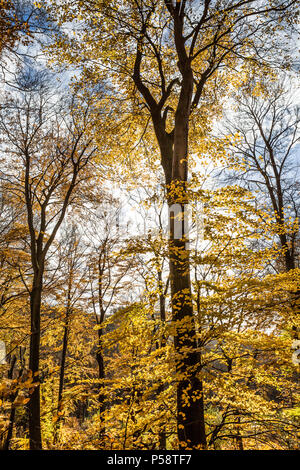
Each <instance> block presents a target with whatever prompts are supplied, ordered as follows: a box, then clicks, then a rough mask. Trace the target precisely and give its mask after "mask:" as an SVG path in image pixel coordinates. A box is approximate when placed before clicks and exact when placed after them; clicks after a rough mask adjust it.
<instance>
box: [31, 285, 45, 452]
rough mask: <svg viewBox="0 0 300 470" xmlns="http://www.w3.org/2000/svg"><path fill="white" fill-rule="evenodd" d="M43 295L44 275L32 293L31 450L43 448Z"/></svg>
mask: <svg viewBox="0 0 300 470" xmlns="http://www.w3.org/2000/svg"><path fill="white" fill-rule="evenodd" d="M41 297H42V276H37V279H34V280H33V288H32V291H31V293H30V311H31V336H30V355H29V369H30V371H31V374H32V381H33V385H34V390H33V393H32V394H31V399H30V401H29V404H28V411H29V444H30V450H41V449H42V435H41V416H40V384H39V376H38V373H39V360H40V322H41V318H40V316H41V313H40V312H41Z"/></svg>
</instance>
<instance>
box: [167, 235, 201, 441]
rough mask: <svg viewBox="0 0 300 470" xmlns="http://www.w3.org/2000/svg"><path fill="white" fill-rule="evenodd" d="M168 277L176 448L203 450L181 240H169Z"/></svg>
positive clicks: (186, 264) (189, 299)
mask: <svg viewBox="0 0 300 470" xmlns="http://www.w3.org/2000/svg"><path fill="white" fill-rule="evenodd" d="M170 277H171V294H172V299H173V301H172V311H173V321H174V323H175V325H176V334H175V337H174V345H175V353H176V370H177V374H178V378H177V427H178V438H179V445H180V448H185V444H187V446H188V447H189V448H196V447H200V448H203V449H205V448H206V435H205V422H204V403H203V390H202V382H201V380H200V379H199V378H198V376H197V372H198V371H199V369H200V364H201V357H200V353H199V350H198V349H197V337H196V326H195V321H194V314H193V305H192V296H191V283H190V266H189V254H188V251H187V250H186V248H185V242H184V241H182V240H171V247H170Z"/></svg>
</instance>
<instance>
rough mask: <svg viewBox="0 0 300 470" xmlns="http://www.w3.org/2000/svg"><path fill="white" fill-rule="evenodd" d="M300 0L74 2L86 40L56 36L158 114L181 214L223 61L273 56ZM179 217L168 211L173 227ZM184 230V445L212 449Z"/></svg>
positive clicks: (177, 303)
mask: <svg viewBox="0 0 300 470" xmlns="http://www.w3.org/2000/svg"><path fill="white" fill-rule="evenodd" d="M53 3H55V2H53ZM59 7H60V5H59ZM298 7H299V3H298V2H297V1H274V2H273V1H272V2H270V3H269V4H268V5H267V6H263V5H261V3H260V2H257V1H248V2H240V1H236V2H234V3H232V4H228V3H227V2H221V1H220V2H219V1H217V2H213V1H210V0H208V1H205V2H203V3H202V4H201V7H200V8H199V2H196V1H191V2H187V1H186V0H182V1H176V2H174V1H167V0H164V1H162V0H161V1H155V0H142V1H135V0H134V1H133V0H128V1H125V2H123V3H122V5H121V6H120V4H119V2H114V1H111V2H107V3H103V2H98V1H94V2H93V3H92V4H91V2H85V1H80V2H75V3H74V2H71V3H69V2H67V3H66V5H65V8H64V10H63V13H62V15H61V19H62V21H68V20H72V19H73V18H74V17H77V15H81V18H82V19H83V20H84V25H83V30H82V28H81V33H80V42H74V41H73V40H72V41H71V42H69V44H68V39H67V38H65V39H61V38H59V42H58V43H59V45H60V46H62V51H63V55H64V56H65V57H66V58H67V59H69V60H70V61H71V62H77V63H78V62H79V63H81V62H82V63H83V62H84V67H83V71H84V72H85V76H86V77H87V78H88V79H91V80H92V81H93V80H95V81H96V80H97V79H99V77H102V76H104V74H105V76H106V77H107V75H109V76H110V77H111V82H110V83H109V84H108V87H111V88H112V92H111V93H110V94H113V98H114V95H115V97H116V100H118V99H119V95H120V92H121V93H123V95H125V96H126V97H127V98H128V99H129V102H130V107H129V109H130V111H128V109H126V112H127V113H129V112H130V113H132V111H133V110H135V111H136V117H135V118H133V120H134V119H137V118H138V119H141V117H142V118H143V119H144V122H145V123H146V127H147V125H148V123H149V120H151V121H152V125H153V129H154V133H155V136H156V139H157V143H158V146H159V149H160V157H161V165H162V167H163V170H164V174H165V183H166V187H167V191H168V201H169V205H170V207H172V206H173V205H174V204H178V205H179V206H180V208H181V214H182V216H181V217H182V219H186V218H187V214H186V212H185V205H186V204H187V203H188V193H187V180H188V171H189V159H190V156H189V149H188V147H189V137H190V135H191V134H190V132H189V125H190V121H191V119H192V117H194V118H196V117H198V119H199V122H200V123H201V124H200V125H201V126H202V129H201V132H202V133H205V131H206V130H207V123H208V122H209V118H208V113H207V111H206V112H205V109H207V107H208V103H207V102H206V103H205V104H204V103H203V101H202V100H203V98H205V99H206V100H208V101H209V100H211V101H214V90H215V89H216V88H215V87H214V84H216V83H218V85H219V86H221V85H222V86H223V87H225V81H224V70H225V71H226V70H227V71H228V70H229V69H231V70H232V69H234V67H238V65H239V64H240V63H241V60H248V61H251V62H254V63H256V64H260V63H261V62H263V63H264V64H266V63H268V62H269V61H270V52H271V50H272V52H273V49H272V45H273V37H274V36H273V34H275V33H276V30H278V29H279V28H281V26H280V25H287V26H288V27H289V26H290V25H292V23H293V15H294V14H295V9H296V15H297V13H298ZM91 38H92V39H91ZM103 38H105V40H103ZM75 44H76V46H75ZM74 46H75V47H74ZM258 48H259V53H257V49H258ZM263 56H264V59H261V58H262V57H263ZM225 73H226V72H225ZM115 83H116V85H115V87H114V84H115ZM225 89H226V87H225ZM126 106H127V103H126ZM124 107H125V106H124ZM123 109H124V108H123ZM122 121H123V122H124V111H123V117H122ZM198 126H199V124H198ZM137 127H138V126H137ZM144 127H145V126H144ZM142 132H145V131H144V130H143V131H142ZM190 153H191V148H190ZM172 220H173V216H172V211H171V210H170V226H172V223H173V222H174V221H173V222H172ZM186 239H187V233H185V232H184V230H183V232H182V237H181V238H175V236H174V233H172V230H171V234H170V241H169V260H170V285H171V295H172V310H173V321H174V324H175V325H176V332H175V335H174V345H175V350H176V354H177V374H178V388H177V419H178V436H179V442H180V447H182V448H184V447H185V446H188V447H190V448H206V438H205V422H204V405H203V390H202V382H201V379H200V377H199V375H198V374H197V373H196V371H197V370H198V365H199V363H201V351H200V349H199V348H198V346H197V340H196V327H195V319H194V312H193V306H192V293H191V280H190V262H189V251H188V250H187V248H186Z"/></svg>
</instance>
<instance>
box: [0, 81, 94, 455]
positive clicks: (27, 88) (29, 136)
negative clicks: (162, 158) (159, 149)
mask: <svg viewBox="0 0 300 470" xmlns="http://www.w3.org/2000/svg"><path fill="white" fill-rule="evenodd" d="M31 78H32V80H27V81H26V82H24V81H23V82H22V81H21V83H20V85H22V86H23V91H21V92H20V94H19V96H15V97H10V98H9V99H8V100H7V105H6V107H5V108H4V109H2V112H1V117H0V131H1V135H2V150H3V155H4V157H3V158H2V172H1V179H2V180H4V181H5V183H6V188H7V191H8V192H9V194H10V195H11V197H14V198H16V199H18V200H20V201H22V203H23V204H24V205H25V208H26V214H27V229H28V234H29V238H28V248H29V250H30V256H31V268H32V274H31V280H30V284H29V285H28V293H29V297H30V312H31V335H30V358H29V369H30V372H31V377H32V386H33V389H34V390H33V393H32V395H31V399H30V402H29V404H28V408H29V436H30V448H31V449H41V448H42V437H41V425H40V387H39V359H40V358H39V355H40V323H41V302H42V293H43V279H44V271H45V263H46V259H47V254H48V252H49V249H50V247H51V245H52V243H53V241H54V239H55V237H56V235H57V232H58V230H59V228H60V226H61V224H62V222H63V220H64V217H65V215H66V212H67V208H68V207H69V206H70V205H71V204H72V203H74V202H75V198H76V192H75V190H76V189H77V188H78V185H79V184H80V183H82V182H84V181H85V180H86V179H89V177H90V174H89V163H90V161H91V159H92V158H93V156H94V154H95V152H96V147H95V145H94V144H93V136H92V134H91V132H90V131H91V122H92V120H91V118H90V107H89V106H88V105H86V106H84V108H82V107H79V102H78V101H77V103H76V99H75V98H73V99H72V100H71V102H70V101H69V103H68V102H67V101H65V103H64V106H65V108H64V110H63V108H62V107H61V106H60V105H59V103H57V98H55V95H54V93H53V91H51V88H50V87H49V86H47V78H45V77H43V78H41V76H39V77H32V75H31ZM23 79H24V77H23ZM55 100H56V101H55ZM12 160H13V161H14V166H13V167H12V166H11V161H12ZM3 170H4V171H3Z"/></svg>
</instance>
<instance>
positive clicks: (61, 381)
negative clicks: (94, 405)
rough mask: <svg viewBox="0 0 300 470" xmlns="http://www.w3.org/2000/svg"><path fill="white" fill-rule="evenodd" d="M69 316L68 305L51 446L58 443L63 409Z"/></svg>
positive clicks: (69, 309)
mask: <svg viewBox="0 0 300 470" xmlns="http://www.w3.org/2000/svg"><path fill="white" fill-rule="evenodd" d="M70 314H71V308H70V305H68V307H67V311H66V323H65V327H64V336H63V349H62V355H61V364H60V372H59V387H58V406H57V421H56V426H55V431H54V438H53V444H56V443H57V441H58V437H59V427H60V422H61V413H62V408H63V407H62V397H63V390H64V379H65V367H66V357H67V349H68V337H69V317H70Z"/></svg>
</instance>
